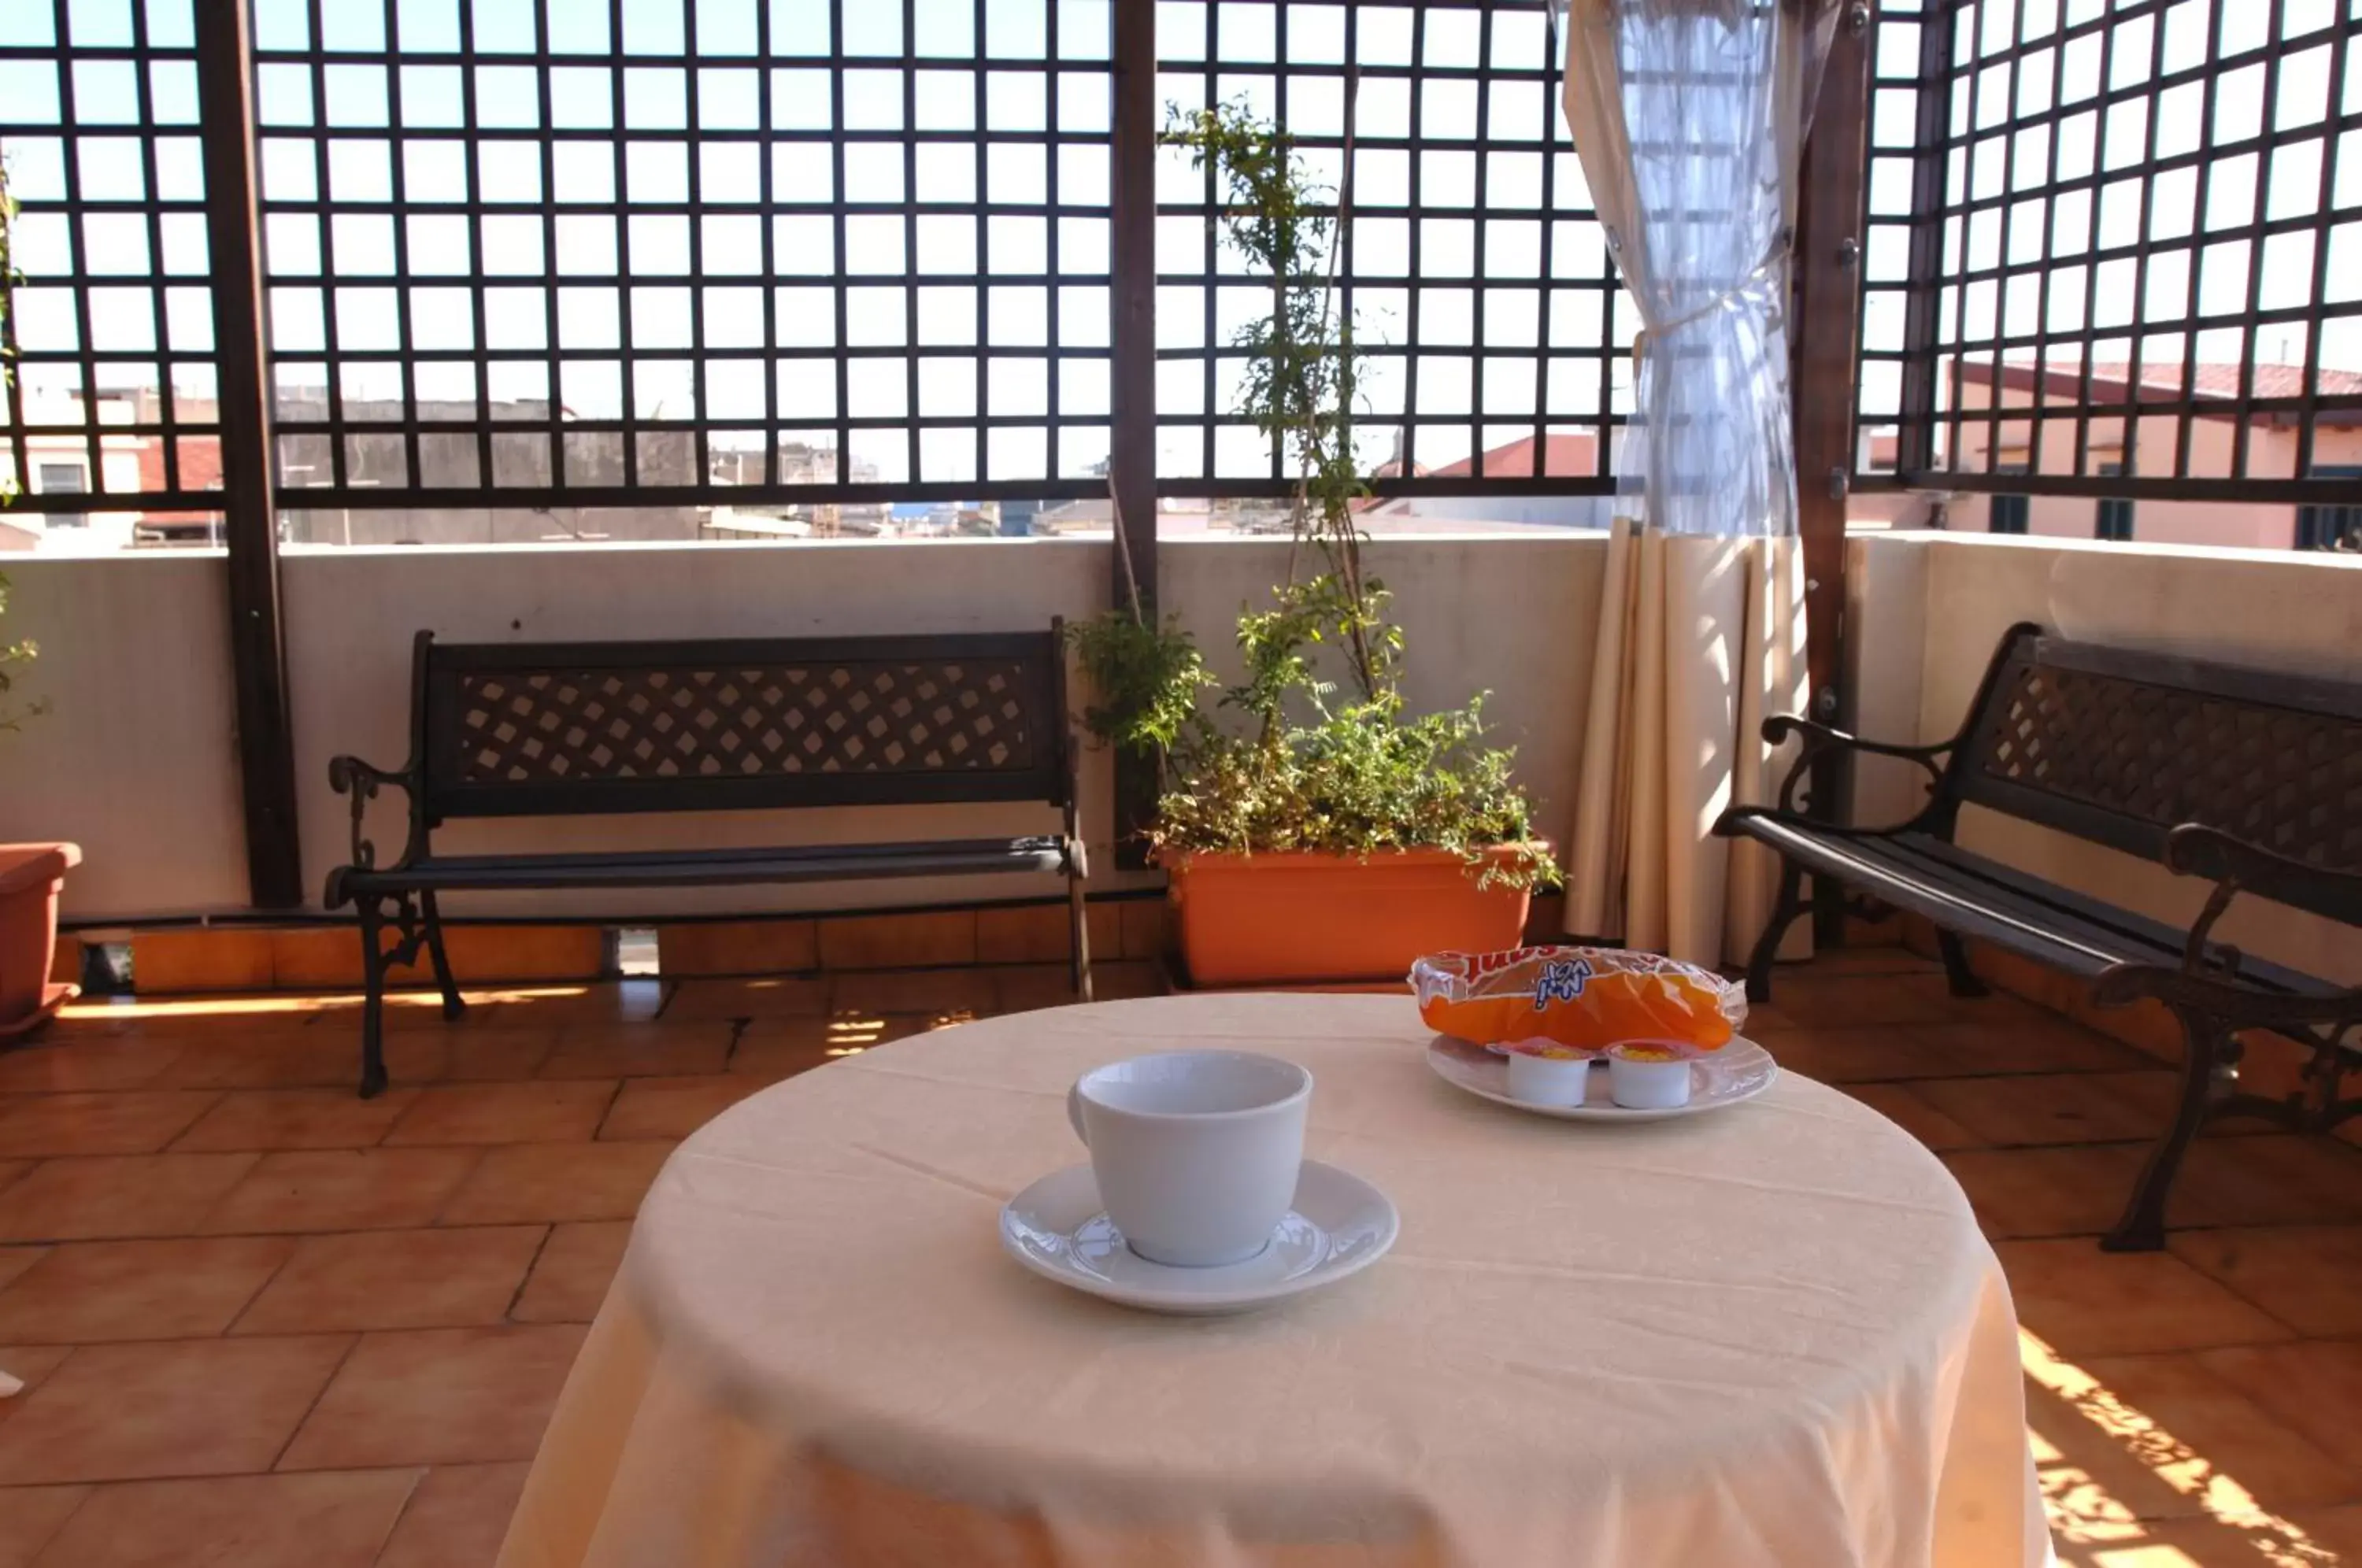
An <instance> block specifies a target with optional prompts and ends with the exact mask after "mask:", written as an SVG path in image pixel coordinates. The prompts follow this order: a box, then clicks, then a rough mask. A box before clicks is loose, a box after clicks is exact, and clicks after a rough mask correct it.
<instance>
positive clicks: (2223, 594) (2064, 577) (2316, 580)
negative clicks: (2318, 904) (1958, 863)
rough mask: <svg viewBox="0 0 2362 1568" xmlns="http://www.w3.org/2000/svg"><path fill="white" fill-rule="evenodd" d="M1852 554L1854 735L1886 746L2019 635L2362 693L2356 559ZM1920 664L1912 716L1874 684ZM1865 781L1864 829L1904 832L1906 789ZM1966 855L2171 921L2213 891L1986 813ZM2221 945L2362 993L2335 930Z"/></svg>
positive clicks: (1989, 549)
mask: <svg viewBox="0 0 2362 1568" xmlns="http://www.w3.org/2000/svg"><path fill="white" fill-rule="evenodd" d="M1851 549H1852V552H1853V554H1852V557H1851V560H1852V564H1853V568H1854V575H1855V577H1856V579H1857V580H1859V581H1860V583H1861V585H1862V590H1863V593H1864V596H1865V600H1866V602H1868V603H1869V604H1870V605H1871V613H1869V614H1868V615H1867V616H1866V617H1865V618H1864V619H1863V620H1861V621H1860V622H1859V623H1858V624H1856V626H1855V635H1854V646H1853V647H1852V648H1851V649H1850V650H1849V652H1850V654H1851V656H1852V659H1853V661H1854V663H1855V664H1856V665H1857V667H1858V669H1859V670H1860V674H1858V676H1857V681H1858V685H1857V694H1856V701H1855V707H1856V712H1857V722H1858V725H1859V728H1860V731H1861V733H1863V734H1870V735H1872V736H1874V737H1878V738H1885V737H1887V736H1891V735H1893V734H1897V733H1898V732H1899V731H1900V730H1908V731H1910V732H1913V733H1915V734H1916V735H1917V737H1918V738H1920V739H1922V740H1938V739H1942V738H1945V737H1947V736H1948V735H1950V734H1952V733H1953V732H1954V731H1956V730H1957V729H1958V728H1959V723H1960V719H1961V716H1962V714H1963V713H1964V712H1966V711H1967V708H1968V704H1969V701H1970V698H1971V697H1972V696H1973V695H1974V693H1975V690H1976V685H1977V681H1978V679H1980V678H1981V676H1982V674H1983V672H1984V668H1985V665H1986V663H1987V661H1988V660H1989V659H1990V658H1991V657H1992V650H1993V646H1994V645H1995V644H1996V643H1997V642H1998V641H1999V640H2000V637H2001V635H2002V633H2003V631H2004V630H2006V629H2007V628H2008V627H2009V626H2010V625H2011V624H2014V623H2015V622H2018V621H2035V622H2039V623H2041V624H2043V625H2046V626H2049V627H2053V628H2056V629H2057V630H2058V632H2060V633H2061V634H2063V635H2068V636H2071V637H2077V638H2081V639H2084V640H2088V641H2093V642H2104V643H2110V644H2114V645H2116V646H2125V647H2134V648H2149V649H2155V650H2158V651H2159V652H2166V651H2170V652H2174V653H2178V654H2181V655H2183V656H2185V657H2196V658H2208V659H2216V660H2221V661H2224V662H2227V663H2234V664H2242V665H2248V666H2252V667H2256V668H2265V669H2277V670H2282V671H2286V672H2289V673H2291V674H2304V675H2311V676H2315V677H2322V678H2327V679H2345V680H2362V558H2349V557H2338V556H2323V555H2312V554H2304V555H2299V554H2295V553H2290V554H2287V555H2272V556H2261V555H2255V554H2251V553H2248V552H2245V551H2240V550H2216V549H2202V548H2197V547H2168V546H2143V545H2133V546H2125V545H2111V544H2101V543H2090V542H2083V541H2075V542H2065V541H2058V540H2050V539H2041V538H2030V537H2029V538H2023V539H2014V538H1994V537H1992V536H1969V537H1962V536H1954V535H1946V534H1926V533H1918V534H1893V535H1884V536H1879V535H1865V536H1857V537H1856V538H1855V539H1854V540H1853V541H1852V542H1851ZM1914 664H1915V665H1916V666H1917V667H1918V668H1919V670H1920V672H1921V674H1920V679H1919V680H1918V682H1917V685H1918V701H1917V711H1916V713H1915V716H1914V715H1910V714H1909V713H1908V712H1907V710H1908V708H1909V703H1908V701H1907V700H1906V699H1905V697H1904V690H1903V687H1904V684H1905V683H1904V682H1902V681H1900V680H1899V679H1882V678H1881V677H1877V676H1873V675H1872V674H1871V672H1879V671H1892V670H1899V669H1902V668H1907V667H1909V666H1911V665H1914ZM1906 718H1908V719H1909V723H1907V724H1906V723H1904V721H1905V720H1906ZM1863 779H1864V782H1863V783H1861V784H1860V785H1858V787H1857V790H1856V796H1855V801H1856V812H1857V815H1858V818H1859V819H1860V820H1864V821H1868V820H1872V819H1878V820H1892V819H1893V816H1895V815H1899V814H1901V811H1903V810H1907V809H1908V807H1909V805H1910V803H1911V801H1913V800H1915V798H1916V797H1915V795H1914V794H1913V793H1912V792H1911V790H1910V788H1909V786H1908V785H1907V784H1906V782H1905V781H1904V779H1903V778H1902V777H1901V776H1900V775H1899V774H1896V773H1890V772H1877V773H1869V772H1866V773H1865V774H1864V775H1863ZM1960 841H1961V843H1962V844H1963V845H1967V846H1968V847H1970V848H1972V849H1975V850H1977V851H1979V852H1981V853H1982V854H1987V855H1991V856H1994V857H1995V858H1998V859H2001V860H2003V861H2005V862H2007V863H2008V864H2010V865H2013V866H2018V867H2025V869H2028V870H2031V871H2035V872H2037V873H2038V874H2040V875H2042V876H2045V877H2047V878H2052V879H2054V880H2056V881H2058V882H2061V883H2064V884H2066V885H2067V886H2069V887H2072V888H2078V889H2083V890H2085V891H2088V892H2091V893H2093V894H2095V895H2097V896H2100V897H2103V898H2106V899H2108V900H2112V901H2114V902H2118V903H2121V904H2124V905H2126V906H2127V907H2130V908H2133V909H2136V910H2138V911H2142V912H2145V913H2147V914H2151V915H2154V916H2156V917H2158V918H2159V919H2163V920H2168V921H2172V922H2188V921H2189V920H2190V919H2191V917H2192V916H2194V915H2195V914H2196V912H2197V911H2198V908H2199V906H2200V905H2201V904H2202V902H2203V901H2204V898H2205V894H2206V891H2207V889H2206V886H2205V885H2204V884H2202V883H2198V882H2193V881H2190V880H2187V879H2184V878H2176V877H2171V876H2169V875H2168V874H2167V873H2166V872H2165V871H2164V870H2163V869H2162V868H2161V867H2158V866H2156V865H2154V864H2150V863H2147V862H2143V861H2140V860H2137V859H2136V858H2134V857H2133V856H2126V855H2123V854H2120V853H2118V852H2116V851H2114V850H2111V849H2105V848H2103V847H2101V846H2099V845H2092V844H2087V843H2084V842H2082V841H2081V840H2080V839H2075V838H2072V837H2070V836H2067V835H2065V834H2058V833H2054V832H2051V831H2050V830H2048V829H2044V828H2036V827H2030V826H2028V825H2026V824H2025V823H2019V822H2016V821H2014V819H2010V818H2004V817H2000V816H1996V815H1994V814H1992V813H1991V812H1982V811H1978V810H1975V809H1971V810H1970V811H1968V812H1963V813H1962V817H1961V824H1960ZM2220 930H2221V932H2222V933H2223V935H2224V938H2225V939H2227V940H2229V941H2233V942H2235V943H2238V944H2240V945H2242V946H2244V947H2246V949H2247V950H2249V951H2251V952H2254V953H2256V954H2258V955H2262V956H2265V957H2268V958H2273V959H2277V960H2279V961H2280V962H2283V963H2287V964H2290V965H2293V966H2297V967H2299V968H2302V969H2306V970H2309V971H2310V972H2312V973H2314V974H2318V975H2323V976H2326V977H2334V978H2341V979H2350V980H2356V981H2362V935H2357V934H2356V933H2355V932H2354V931H2352V930H2351V929H2349V928H2346V927H2344V926H2340V925H2337V924H2334V922H2329V921H2325V920H2321V919H2318V918H2316V917H2313V916H2311V915H2306V914H2302V913H2300V912H2298V911H2292V910H2287V909H2282V908H2279V907H2277V906H2273V905H2268V904H2264V903H2261V902H2259V901H2257V900H2242V901H2241V902H2239V903H2237V904H2235V905H2234V906H2233V908H2232V911H2231V913H2230V914H2229V915H2228V916H2227V917H2226V918H2225V920H2224V923H2223V925H2222V926H2221V928H2220Z"/></svg>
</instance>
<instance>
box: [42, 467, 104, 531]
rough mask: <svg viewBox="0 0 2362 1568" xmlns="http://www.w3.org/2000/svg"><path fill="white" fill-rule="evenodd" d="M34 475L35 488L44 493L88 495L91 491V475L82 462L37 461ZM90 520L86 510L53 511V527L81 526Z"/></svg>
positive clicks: (51, 518)
mask: <svg viewBox="0 0 2362 1568" xmlns="http://www.w3.org/2000/svg"><path fill="white" fill-rule="evenodd" d="M33 477H34V479H35V480H37V481H38V482H37V484H36V486H35V488H36V489H38V490H39V491H40V492H41V493H42V494H43V495H86V494H88V493H89V492H90V475H89V473H88V472H87V471H86V470H85V469H83V466H82V465H81V464H80V463H36V464H35V465H34V466H33ZM89 522H90V514H89V513H86V512H52V513H50V527H52V528H81V527H84V526H86V525H88V524H89Z"/></svg>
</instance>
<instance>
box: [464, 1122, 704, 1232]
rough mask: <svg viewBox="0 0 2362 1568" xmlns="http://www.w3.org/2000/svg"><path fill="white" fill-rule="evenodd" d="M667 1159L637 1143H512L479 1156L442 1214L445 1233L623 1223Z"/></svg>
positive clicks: (658, 1144)
mask: <svg viewBox="0 0 2362 1568" xmlns="http://www.w3.org/2000/svg"><path fill="white" fill-rule="evenodd" d="M672 1151H673V1145H672V1143H671V1142H670V1141H669V1140H661V1141H655V1142H643V1143H516V1144H511V1145H508V1146H506V1147H503V1148H498V1149H493V1150H491V1151H490V1152H489V1153H487V1154H485V1155H484V1163H483V1164H482V1165H480V1166H478V1167H477V1168H476V1173H475V1175H474V1176H470V1177H469V1180H468V1185H467V1186H465V1187H462V1188H460V1189H459V1193H458V1196H457V1197H455V1198H452V1199H451V1202H450V1205H449V1207H447V1209H445V1210H444V1213H443V1222H444V1223H445V1224H447V1225H514V1224H535V1223H540V1222H544V1221H548V1220H628V1219H630V1218H631V1217H632V1216H633V1215H634V1214H636V1213H637V1212H639V1208H640V1198H641V1197H642V1196H643V1195H645V1194H646V1191H647V1190H648V1184H649V1183H650V1182H652V1181H654V1180H656V1176H657V1169H658V1167H660V1166H661V1165H663V1164H664V1163H665V1158H666V1156H667V1155H668V1154H671V1153H672Z"/></svg>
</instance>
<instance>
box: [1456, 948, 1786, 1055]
mask: <svg viewBox="0 0 2362 1568" xmlns="http://www.w3.org/2000/svg"><path fill="white" fill-rule="evenodd" d="M1410 985H1411V989H1412V991H1413V992H1414V993H1415V994H1416V995H1417V997H1418V1015H1419V1017H1420V1018H1422V1019H1424V1020H1425V1021H1426V1022H1427V1026H1428V1027H1429V1029H1432V1030H1434V1031H1435V1032H1437V1033H1439V1034H1449V1035H1451V1036H1452V1037H1453V1038H1454V1039H1457V1040H1465V1041H1467V1042H1468V1043H1470V1044H1472V1045H1491V1046H1496V1047H1505V1048H1514V1049H1518V1050H1523V1051H1526V1052H1529V1053H1535V1054H1543V1055H1556V1054H1557V1051H1556V1050H1555V1049H1553V1047H1555V1048H1559V1049H1566V1050H1573V1051H1580V1052H1584V1053H1586V1054H1591V1055H1596V1054H1598V1053H1601V1052H1604V1051H1606V1049H1607V1047H1609V1046H1610V1045H1613V1044H1616V1043H1618V1042H1619V1041H1626V1040H1646V1041H1648V1042H1650V1043H1652V1044H1660V1045H1685V1046H1688V1047H1690V1048H1691V1049H1693V1050H1696V1051H1714V1050H1718V1049H1720V1048H1721V1047H1722V1046H1723V1045H1725V1044H1727V1043H1728V1042H1729V1040H1730V1038H1731V1036H1732V1034H1733V1033H1734V1032H1736V1031H1737V1029H1738V1025H1739V1024H1740V1023H1742V1022H1744V1021H1746V1018H1747V988H1746V987H1744V986H1743V985H1740V984H1738V982H1736V981H1731V980H1726V979H1724V978H1723V977H1721V976H1719V975H1717V974H1716V973H1714V972H1713V971H1712V970H1710V969H1701V968H1699V967H1697V966H1695V965H1692V964H1680V963H1676V962H1674V961H1673V960H1672V959H1671V958H1661V957H1659V956H1657V955H1655V954H1652V953H1626V952H1623V951H1621V950H1619V949H1617V948H1612V947H1516V948H1511V949H1510V950H1509V951H1507V952H1506V953H1438V954H1434V955H1429V956H1428V957H1425V958H1421V959H1420V960H1418V962H1417V963H1415V964H1413V965H1412V966H1411V969H1410Z"/></svg>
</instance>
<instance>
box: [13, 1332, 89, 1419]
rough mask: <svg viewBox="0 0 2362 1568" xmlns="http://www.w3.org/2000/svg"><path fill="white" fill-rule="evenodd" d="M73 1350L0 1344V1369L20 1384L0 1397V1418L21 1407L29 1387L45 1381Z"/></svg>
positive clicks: (32, 1387) (66, 1347)
mask: <svg viewBox="0 0 2362 1568" xmlns="http://www.w3.org/2000/svg"><path fill="white" fill-rule="evenodd" d="M72 1353H73V1347H72V1345H0V1371H5V1372H6V1373H7V1375H9V1376H11V1377H13V1378H15V1379H16V1380H17V1382H19V1383H21V1384H23V1385H24V1387H23V1388H21V1389H19V1390H18V1391H17V1396H16V1397H15V1398H13V1399H0V1421H5V1420H6V1419H8V1417H9V1416H10V1414H12V1413H13V1412H15V1411H17V1410H21V1409H23V1408H25V1401H26V1399H27V1397H29V1396H30V1395H31V1394H32V1392H33V1390H34V1389H36V1388H39V1386H41V1385H42V1384H43V1383H45V1382H47V1381H48V1380H49V1376H50V1374H51V1373H53V1372H55V1371H57V1369H58V1368H59V1367H61V1366H63V1365H64V1364H65V1361H66V1357H68V1356H70V1355H72Z"/></svg>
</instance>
